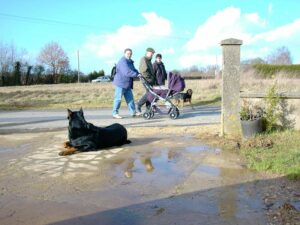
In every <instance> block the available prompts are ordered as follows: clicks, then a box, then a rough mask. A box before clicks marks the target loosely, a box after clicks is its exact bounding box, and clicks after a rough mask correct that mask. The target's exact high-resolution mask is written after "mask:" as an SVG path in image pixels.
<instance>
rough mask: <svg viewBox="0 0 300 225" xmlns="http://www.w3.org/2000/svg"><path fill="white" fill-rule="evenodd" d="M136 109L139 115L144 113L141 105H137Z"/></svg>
mask: <svg viewBox="0 0 300 225" xmlns="http://www.w3.org/2000/svg"><path fill="white" fill-rule="evenodd" d="M135 108H136V111H137V112H138V113H142V107H141V106H140V105H139V104H136V106H135Z"/></svg>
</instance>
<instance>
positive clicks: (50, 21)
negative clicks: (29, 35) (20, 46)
mask: <svg viewBox="0 0 300 225" xmlns="http://www.w3.org/2000/svg"><path fill="white" fill-rule="evenodd" d="M0 16H2V17H5V18H8V19H16V20H19V21H22V22H29V23H40V24H48V25H49V24H60V25H67V26H76V27H82V28H93V29H97V30H99V31H108V30H109V29H108V28H104V27H97V26H91V25H87V24H79V23H71V22H66V21H61V20H53V19H44V18H37V17H28V16H18V15H12V14H6V13H0ZM138 35H141V36H152V37H162V38H166V39H179V40H189V39H190V38H191V37H184V36H163V35H153V34H150V33H148V34H146V33H143V34H142V33H139V34H138Z"/></svg>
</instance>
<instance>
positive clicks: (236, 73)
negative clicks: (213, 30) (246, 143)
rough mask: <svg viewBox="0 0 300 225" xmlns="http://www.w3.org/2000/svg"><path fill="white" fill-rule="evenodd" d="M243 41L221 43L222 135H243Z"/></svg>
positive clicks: (229, 40) (232, 39)
mask: <svg viewBox="0 0 300 225" xmlns="http://www.w3.org/2000/svg"><path fill="white" fill-rule="evenodd" d="M242 44H243V41H242V40H238V39H234V38H230V39H225V40H223V41H221V46H222V49H223V50H222V51H223V70H222V131H221V133H222V135H229V136H237V135H238V136H239V135H241V124H240V115H239V111H240V48H241V45H242Z"/></svg>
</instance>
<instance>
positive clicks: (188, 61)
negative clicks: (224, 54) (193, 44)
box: [179, 53, 221, 68]
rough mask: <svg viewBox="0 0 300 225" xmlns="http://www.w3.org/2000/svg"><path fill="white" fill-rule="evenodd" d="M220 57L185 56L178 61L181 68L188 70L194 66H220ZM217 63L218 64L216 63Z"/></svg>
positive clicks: (206, 55)
mask: <svg viewBox="0 0 300 225" xmlns="http://www.w3.org/2000/svg"><path fill="white" fill-rule="evenodd" d="M220 59H221V55H218V56H216V55H214V54H199V53H191V54H185V55H183V56H182V57H180V59H179V63H180V65H181V66H182V67H183V68H188V67H191V66H194V65H215V64H216V63H218V64H220ZM217 61H218V62H217Z"/></svg>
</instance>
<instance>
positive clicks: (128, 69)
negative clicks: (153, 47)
mask: <svg viewBox="0 0 300 225" xmlns="http://www.w3.org/2000/svg"><path fill="white" fill-rule="evenodd" d="M133 63H134V62H133V60H131V59H127V58H125V57H122V58H121V59H120V60H119V62H118V63H117V73H116V75H115V78H114V81H113V84H114V85H116V86H117V87H120V88H124V89H128V88H130V89H133V78H134V77H137V75H138V74H139V71H137V69H136V68H135V67H134V65H133Z"/></svg>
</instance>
